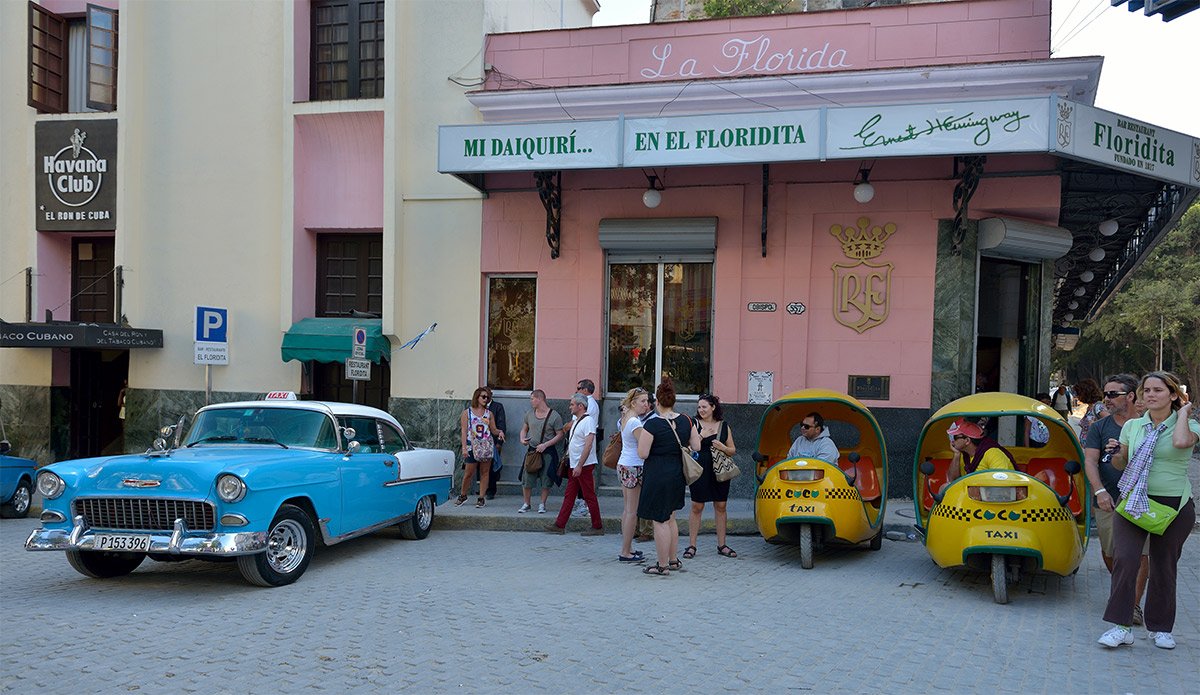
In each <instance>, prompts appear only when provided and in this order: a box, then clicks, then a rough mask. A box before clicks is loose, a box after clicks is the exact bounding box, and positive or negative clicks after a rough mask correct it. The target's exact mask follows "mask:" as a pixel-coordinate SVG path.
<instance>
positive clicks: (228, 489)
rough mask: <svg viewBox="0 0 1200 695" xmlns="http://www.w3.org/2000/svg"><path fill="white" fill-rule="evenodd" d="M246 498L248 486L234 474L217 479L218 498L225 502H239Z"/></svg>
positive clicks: (227, 474)
mask: <svg viewBox="0 0 1200 695" xmlns="http://www.w3.org/2000/svg"><path fill="white" fill-rule="evenodd" d="M245 496H246V484H245V483H243V482H242V479H241V478H239V477H237V476H236V475H233V474H232V473H225V474H224V475H222V476H221V477H219V478H217V497H220V498H221V499H222V500H223V501H225V502H237V501H238V500H240V499H242V498H243V497H245Z"/></svg>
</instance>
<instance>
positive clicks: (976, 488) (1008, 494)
mask: <svg viewBox="0 0 1200 695" xmlns="http://www.w3.org/2000/svg"><path fill="white" fill-rule="evenodd" d="M967 496H968V497H970V498H971V499H973V500H975V501H976V502H1020V501H1021V500H1023V499H1025V498H1026V497H1028V496H1029V488H1028V487H1026V486H1024V485H1007V486H1004V487H1000V486H992V485H968V486H967Z"/></svg>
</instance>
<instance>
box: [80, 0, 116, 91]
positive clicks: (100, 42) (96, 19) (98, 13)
mask: <svg viewBox="0 0 1200 695" xmlns="http://www.w3.org/2000/svg"><path fill="white" fill-rule="evenodd" d="M87 52H88V53H87V105H88V108H89V109H96V110H97V111H115V110H116V109H117V11H116V10H110V9H108V8H107V7H100V6H99V5H88V6H87Z"/></svg>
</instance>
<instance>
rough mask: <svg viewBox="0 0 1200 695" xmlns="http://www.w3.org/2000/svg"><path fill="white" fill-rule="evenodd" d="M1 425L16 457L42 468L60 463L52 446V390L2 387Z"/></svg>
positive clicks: (43, 387) (35, 387)
mask: <svg viewBox="0 0 1200 695" xmlns="http://www.w3.org/2000/svg"><path fill="white" fill-rule="evenodd" d="M0 423H3V425H4V435H5V438H6V439H8V441H9V443H11V444H12V452H11V454H12V455H13V456H20V457H22V458H29V459H33V460H35V461H37V462H38V465H41V466H44V465H46V464H48V463H53V462H54V461H56V460H57V459H56V458H54V456H53V450H52V447H51V433H52V428H51V424H52V423H51V418H50V388H49V387H47V386H16V385H7V384H4V385H0Z"/></svg>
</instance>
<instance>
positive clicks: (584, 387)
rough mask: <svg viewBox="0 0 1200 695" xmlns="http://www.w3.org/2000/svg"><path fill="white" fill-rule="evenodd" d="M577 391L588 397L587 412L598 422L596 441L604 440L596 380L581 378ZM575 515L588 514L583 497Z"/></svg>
mask: <svg viewBox="0 0 1200 695" xmlns="http://www.w3.org/2000/svg"><path fill="white" fill-rule="evenodd" d="M575 393H581V394H583V395H584V396H586V397H587V414H588V415H590V416H591V417H592V422H594V423H596V441H598V442H599V441H603V437H604V431H603V430H602V429H601V428H600V404H599V403H598V402H596V395H595V394H596V382H594V381H592V380H591V379H580V380H579V383H577V384H576V385H575ZM571 513H572V514H574V515H575V516H588V514H589V512H588V509H587V505H585V504H584V503H583V498H582V497H580V498H578V499H576V500H575V508H574V509H573V510H572V511H571Z"/></svg>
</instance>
